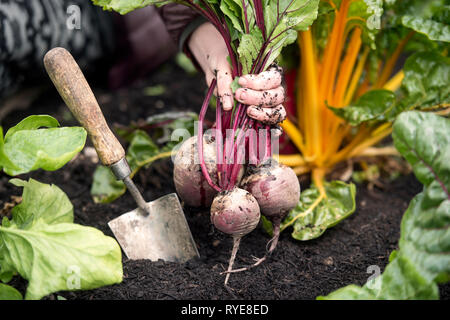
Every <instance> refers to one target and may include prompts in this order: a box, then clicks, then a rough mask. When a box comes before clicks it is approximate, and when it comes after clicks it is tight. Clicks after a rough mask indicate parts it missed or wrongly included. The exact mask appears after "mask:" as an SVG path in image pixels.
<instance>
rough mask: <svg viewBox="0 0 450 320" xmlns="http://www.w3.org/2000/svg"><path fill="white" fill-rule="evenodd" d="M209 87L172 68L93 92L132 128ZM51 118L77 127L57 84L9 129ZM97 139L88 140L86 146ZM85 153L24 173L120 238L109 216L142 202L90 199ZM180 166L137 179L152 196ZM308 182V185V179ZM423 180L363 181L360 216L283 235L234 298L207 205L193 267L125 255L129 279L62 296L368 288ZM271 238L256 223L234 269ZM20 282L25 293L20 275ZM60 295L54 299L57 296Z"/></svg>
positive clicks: (237, 285) (187, 106)
mask: <svg viewBox="0 0 450 320" xmlns="http://www.w3.org/2000/svg"><path fill="white" fill-rule="evenodd" d="M155 85H164V87H165V90H163V91H164V92H163V93H162V94H160V95H157V96H148V95H145V94H144V91H145V90H144V88H146V87H148V86H155ZM205 88H206V86H205V84H204V81H203V79H202V76H201V75H195V76H189V75H186V74H185V73H184V72H183V71H182V70H181V69H179V68H177V67H176V66H175V65H174V64H171V63H169V64H166V65H164V66H162V67H161V68H159V69H158V70H157V71H156V72H155V73H154V74H153V75H152V76H149V77H148V78H147V79H145V80H144V81H141V82H139V83H136V84H135V85H133V86H132V87H131V88H128V89H123V90H120V91H118V92H115V93H108V92H107V90H105V89H101V88H99V89H98V90H95V93H96V95H97V98H98V100H99V103H100V105H101V107H102V109H103V111H104V113H105V117H106V119H107V121H108V122H109V123H110V124H114V123H115V124H122V125H128V124H129V123H130V122H131V121H137V120H139V119H145V118H146V117H147V116H149V115H152V114H156V113H159V112H163V111H169V110H192V111H195V112H198V110H199V108H200V106H201V102H202V100H203V96H204V91H205ZM44 113H45V114H50V115H52V116H55V117H56V118H57V119H58V120H59V121H60V123H61V124H62V125H75V124H76V122H75V120H74V119H73V118H71V117H70V113H69V112H68V109H67V108H66V107H65V106H64V105H63V103H62V100H61V99H60V98H59V96H58V94H57V92H56V90H54V89H53V88H51V89H49V90H48V91H46V92H45V94H43V95H42V97H41V98H40V99H39V100H38V101H36V102H35V103H34V104H33V106H32V107H31V108H30V109H28V110H25V111H17V112H14V113H11V114H10V115H9V116H8V117H7V118H6V119H5V120H4V121H3V123H2V125H3V126H4V127H6V128H8V127H9V126H11V125H13V124H15V123H17V122H18V121H19V120H21V119H23V118H24V117H25V116H26V115H29V114H44ZM88 145H90V143H88ZM91 159H92V158H90V157H89V156H87V155H86V153H81V154H80V155H78V156H77V157H76V158H75V159H74V160H72V161H71V162H70V163H68V164H67V165H66V166H65V167H63V168H62V169H60V170H58V171H56V172H44V171H41V170H40V171H37V172H34V173H32V174H30V175H24V176H23V177H22V178H25V177H29V176H30V177H32V178H34V179H37V180H39V181H41V182H46V183H54V184H56V185H58V186H59V187H60V188H61V189H62V190H63V191H65V192H66V193H67V195H68V196H69V198H70V200H71V201H72V203H73V205H74V208H75V222H76V223H80V224H83V225H88V226H93V227H96V228H98V229H100V230H102V231H103V232H104V233H105V234H107V235H110V236H112V233H111V231H110V230H109V228H108V226H107V222H108V221H109V220H111V219H113V218H115V217H117V216H118V215H120V214H122V213H124V212H127V211H129V210H130V209H132V208H134V207H135V206H136V205H135V203H134V201H133V200H132V198H131V196H130V195H129V194H128V193H127V194H125V195H124V196H123V197H121V198H119V199H118V200H116V201H115V202H113V203H111V204H95V203H94V202H93V201H92V199H91V196H90V186H91V183H92V175H93V172H94V170H95V167H96V164H95V163H94V162H93V161H92V160H91ZM172 168H173V166H172V162H171V160H169V159H165V160H159V161H157V162H155V163H154V164H153V165H152V166H151V167H150V168H149V169H147V170H142V171H141V172H140V173H139V174H138V175H137V176H136V177H135V179H134V180H135V182H136V184H137V185H138V186H139V188H140V189H141V190H144V197H145V198H146V200H148V201H149V200H153V199H156V198H158V197H160V196H162V195H165V194H167V193H171V192H174V190H175V189H174V185H173V182H172ZM8 180H9V177H8V176H6V175H4V174H0V190H1V192H0V209H1V208H3V207H4V204H5V203H7V202H10V201H11V196H18V195H20V194H21V189H19V188H17V187H14V186H13V185H11V184H8ZM302 188H303V189H306V188H307V185H306V184H305V183H302ZM421 189H422V186H421V184H420V183H419V182H417V180H416V179H415V178H414V176H413V175H412V174H411V175H408V176H402V177H400V178H398V179H397V180H395V181H394V182H393V183H391V184H386V187H385V188H384V189H383V190H381V189H377V188H375V189H374V190H373V191H368V190H367V188H366V187H365V186H364V185H360V186H358V191H357V196H356V204H357V209H356V211H355V213H354V214H353V215H352V216H350V217H349V218H348V219H346V220H344V221H343V222H342V223H340V224H339V225H337V226H336V227H334V228H332V229H330V230H327V231H326V232H325V234H324V235H323V236H321V237H320V238H318V239H316V240H312V241H307V242H299V241H296V240H294V239H292V238H291V237H290V234H289V231H288V230H287V231H285V232H283V234H282V236H281V239H280V243H279V245H278V248H277V250H276V251H275V253H274V255H273V256H272V258H271V259H270V260H269V261H267V262H265V263H264V264H263V265H261V266H259V267H258V268H255V269H253V270H251V271H247V272H242V273H237V274H233V275H232V276H231V279H230V286H231V287H232V288H234V289H235V294H234V296H233V295H231V294H230V293H229V292H228V291H227V290H225V288H224V287H223V280H224V276H223V275H220V272H222V271H223V270H224V269H225V268H226V266H227V263H228V259H229V255H230V250H231V240H230V238H229V237H228V236H227V235H224V234H221V233H220V232H219V231H217V230H215V229H213V227H212V225H211V224H210V221H209V211H208V210H190V209H189V208H185V214H186V217H187V220H188V223H189V225H190V227H191V230H192V233H193V236H194V239H195V241H196V243H197V245H198V249H199V252H200V255H201V258H200V259H195V260H192V261H189V262H187V263H185V264H182V265H180V264H175V263H167V262H163V261H158V262H151V261H130V260H128V259H126V258H125V257H124V258H123V264H124V281H123V282H122V283H121V284H118V285H114V286H109V287H104V288H100V289H97V290H92V291H80V292H61V293H59V295H61V296H63V297H65V298H67V299H89V300H91V299H230V298H242V299H314V298H315V297H317V296H319V295H325V294H328V293H330V292H331V291H333V290H336V289H338V288H340V287H342V286H345V285H347V284H350V283H355V284H359V285H361V284H363V283H365V282H366V281H367V279H368V278H369V277H370V276H371V275H372V274H371V273H367V268H368V267H369V266H371V265H375V266H379V267H380V271H381V272H382V271H383V270H384V267H385V266H386V264H387V263H388V258H389V254H390V253H391V252H392V251H393V250H394V249H396V248H397V242H398V238H399V234H400V221H401V218H402V215H403V213H404V211H405V210H406V208H407V206H408V203H409V201H410V200H411V199H412V198H413V196H414V195H415V194H417V193H418V192H420V191H421ZM268 239H269V237H268V235H267V234H266V233H265V232H264V231H263V230H262V228H257V229H256V230H255V231H254V232H252V233H250V234H249V235H248V236H246V237H245V238H244V239H243V241H242V244H241V247H240V250H239V252H238V256H237V260H236V265H235V267H239V266H242V265H246V264H249V263H251V262H252V255H255V256H262V255H263V254H264V250H265V245H266V242H267V240H268ZM13 285H14V286H16V287H18V288H19V289H21V291H22V292H23V291H24V289H25V285H26V284H25V283H24V282H23V281H21V280H17V279H15V280H13ZM440 291H441V299H449V298H450V285H445V286H441V287H440ZM51 298H52V297H51Z"/></svg>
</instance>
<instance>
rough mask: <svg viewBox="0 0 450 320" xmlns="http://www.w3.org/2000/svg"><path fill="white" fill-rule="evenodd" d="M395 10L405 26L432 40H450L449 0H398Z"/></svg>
mask: <svg viewBox="0 0 450 320" xmlns="http://www.w3.org/2000/svg"><path fill="white" fill-rule="evenodd" d="M394 11H395V13H396V15H397V17H398V19H399V20H400V23H401V24H402V25H403V26H405V27H407V28H410V29H412V30H414V31H416V32H419V33H421V34H424V35H426V36H427V37H428V38H429V39H431V40H437V41H444V42H449V41H450V26H449V23H450V20H449V11H450V7H449V4H448V1H446V0H427V1H423V0H409V1H396V3H395V5H394Z"/></svg>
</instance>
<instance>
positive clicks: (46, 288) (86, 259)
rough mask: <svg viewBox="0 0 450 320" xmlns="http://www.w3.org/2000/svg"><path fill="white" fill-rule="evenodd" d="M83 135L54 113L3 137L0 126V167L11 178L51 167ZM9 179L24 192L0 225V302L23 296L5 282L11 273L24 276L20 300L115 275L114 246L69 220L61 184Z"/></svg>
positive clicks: (118, 276) (76, 147)
mask: <svg viewBox="0 0 450 320" xmlns="http://www.w3.org/2000/svg"><path fill="white" fill-rule="evenodd" d="M85 141H86V131H85V130H84V129H83V128H80V127H62V128H60V127H59V124H58V121H57V120H56V119H54V118H53V117H50V116H47V115H37V116H29V117H27V118H25V119H24V120H22V121H21V122H20V123H19V124H17V125H16V126H14V127H12V128H10V129H9V130H8V131H7V132H6V134H5V136H3V130H2V127H0V169H3V171H4V172H5V173H6V174H8V175H11V176H15V175H19V174H25V173H28V172H30V171H33V170H37V169H44V170H48V171H53V170H57V169H59V168H61V167H62V166H64V165H65V164H66V163H67V162H68V161H69V160H71V159H72V158H73V157H74V156H75V155H76V154H77V153H78V152H79V151H80V150H81V149H82V148H83V146H84V144H85ZM10 183H12V184H13V185H15V186H17V187H21V188H23V193H22V197H21V201H20V203H19V204H17V205H15V206H14V207H13V208H12V210H11V212H10V214H8V216H3V217H2V220H1V223H0V281H1V282H2V283H0V300H2V299H8V300H10V299H22V294H21V293H20V292H19V291H18V290H16V289H15V288H13V287H11V286H9V285H7V284H6V283H8V282H9V281H10V280H11V279H12V278H13V277H14V276H15V275H20V276H21V277H22V278H24V279H26V280H27V281H28V286H27V290H26V293H25V299H41V298H43V297H45V296H47V295H48V294H50V293H53V292H57V291H64V290H83V289H94V288H98V287H101V286H105V285H110V284H114V283H119V282H121V281H122V277H123V275H122V256H121V250H120V247H119V245H118V244H117V242H116V241H115V240H114V239H113V238H111V237H107V236H105V235H104V234H103V233H102V232H101V231H99V230H96V229H94V228H91V227H87V226H82V225H78V224H75V223H74V215H73V205H72V203H71V202H70V200H69V198H68V197H67V195H66V194H65V193H64V192H63V191H62V190H61V189H60V188H58V187H57V186H55V185H49V184H45V183H41V182H39V181H36V180H33V179H31V178H30V179H29V180H28V181H25V180H21V179H18V178H14V179H11V180H10Z"/></svg>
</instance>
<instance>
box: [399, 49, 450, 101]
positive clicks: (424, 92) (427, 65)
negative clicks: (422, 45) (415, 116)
mask: <svg viewBox="0 0 450 320" xmlns="http://www.w3.org/2000/svg"><path fill="white" fill-rule="evenodd" d="M403 70H404V73H405V78H404V80H403V82H402V90H403V92H404V96H405V101H404V103H403V105H404V106H405V107H407V108H410V109H412V108H416V107H422V108H423V107H430V106H434V105H438V104H442V103H448V102H450V86H449V85H448V84H449V83H450V59H449V58H447V57H444V56H442V55H440V54H437V53H435V52H421V53H416V54H414V55H412V56H411V57H409V58H408V60H407V61H406V62H405V67H404V68H403Z"/></svg>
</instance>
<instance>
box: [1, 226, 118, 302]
mask: <svg viewBox="0 0 450 320" xmlns="http://www.w3.org/2000/svg"><path fill="white" fill-rule="evenodd" d="M0 241H1V242H2V244H3V246H2V248H1V249H0V252H1V254H2V256H3V258H2V268H6V269H14V270H17V272H18V273H19V274H20V275H21V276H22V277H23V278H25V279H27V280H28V288H27V293H26V295H25V298H26V299H41V298H42V297H44V296H46V295H48V294H50V293H52V292H56V291H60V290H79V289H83V290H85V289H94V288H98V287H101V286H105V285H110V284H114V283H119V282H121V281H122V265H121V251H120V248H119V246H118V244H117V242H116V241H115V240H114V239H112V238H110V237H106V236H105V235H104V234H103V233H102V232H100V231H99V230H97V229H94V228H91V227H85V226H81V225H77V224H72V223H59V224H53V225H47V224H45V223H44V222H43V221H42V220H40V221H37V222H36V223H35V224H34V225H33V227H32V228H30V229H27V230H24V229H20V228H17V227H16V226H15V225H13V226H11V227H9V228H6V227H3V226H2V227H0Z"/></svg>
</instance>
